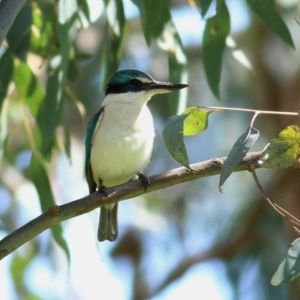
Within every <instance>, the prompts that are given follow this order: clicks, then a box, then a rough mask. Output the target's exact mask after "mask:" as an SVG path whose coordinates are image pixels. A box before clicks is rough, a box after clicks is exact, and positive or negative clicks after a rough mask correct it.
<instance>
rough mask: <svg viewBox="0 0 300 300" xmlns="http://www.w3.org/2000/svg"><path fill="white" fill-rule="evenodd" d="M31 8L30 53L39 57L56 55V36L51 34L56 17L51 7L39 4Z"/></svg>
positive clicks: (46, 4)
mask: <svg viewBox="0 0 300 300" xmlns="http://www.w3.org/2000/svg"><path fill="white" fill-rule="evenodd" d="M39 5H40V6H35V5H34V6H33V24H32V30H31V38H30V51H31V52H33V53H36V54H37V55H39V56H41V57H47V56H49V55H50V54H51V55H53V56H54V55H55V54H57V53H58V47H57V46H58V45H57V40H56V34H55V33H54V32H53V30H54V25H53V23H52V22H53V20H55V18H56V15H55V14H54V9H53V6H52V5H51V4H49V3H41V2H39Z"/></svg>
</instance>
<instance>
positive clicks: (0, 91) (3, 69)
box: [0, 49, 14, 111]
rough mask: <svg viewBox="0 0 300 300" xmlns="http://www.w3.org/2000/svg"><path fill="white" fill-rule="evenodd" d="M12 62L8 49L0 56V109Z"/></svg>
mask: <svg viewBox="0 0 300 300" xmlns="http://www.w3.org/2000/svg"><path fill="white" fill-rule="evenodd" d="M13 70H14V63H13V59H12V55H11V51H10V50H9V49H8V50H6V51H5V53H4V54H3V55H2V56H1V58H0V111H1V110H2V104H3V101H4V100H5V98H6V93H7V89H8V85H9V83H10V80H11V78H12V76H13Z"/></svg>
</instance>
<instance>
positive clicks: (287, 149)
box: [260, 125, 300, 169]
mask: <svg viewBox="0 0 300 300" xmlns="http://www.w3.org/2000/svg"><path fill="white" fill-rule="evenodd" d="M299 156H300V127H299V126H298V125H290V126H288V127H287V128H285V129H284V130H282V131H281V132H280V133H279V138H277V139H273V140H272V141H271V143H270V144H269V146H268V147H267V148H266V149H265V150H264V154H263V155H262V158H261V159H260V161H261V162H263V163H264V162H267V163H268V164H270V165H271V167H272V168H274V169H286V168H289V167H291V166H293V165H294V164H299Z"/></svg>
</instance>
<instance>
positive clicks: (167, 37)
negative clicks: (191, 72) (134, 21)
mask: <svg viewBox="0 0 300 300" xmlns="http://www.w3.org/2000/svg"><path fill="white" fill-rule="evenodd" d="M158 45H159V46H160V48H162V49H163V50H164V51H165V52H167V53H168V62H169V81H170V82H187V79H188V76H187V72H186V64H187V58H186V56H185V53H184V49H183V46H182V43H181V39H180V36H179V34H178V32H177V30H176V27H175V25H174V23H173V22H172V20H170V21H169V22H168V23H167V24H165V27H164V31H163V33H162V35H161V36H160V38H159V40H158ZM168 98H169V100H170V101H169V102H168V103H169V107H170V109H169V112H168V115H173V114H179V113H180V112H181V111H183V110H184V109H185V108H186V102H187V90H186V89H183V90H180V91H179V92H177V93H169V94H168Z"/></svg>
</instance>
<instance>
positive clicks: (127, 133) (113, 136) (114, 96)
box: [85, 70, 188, 241]
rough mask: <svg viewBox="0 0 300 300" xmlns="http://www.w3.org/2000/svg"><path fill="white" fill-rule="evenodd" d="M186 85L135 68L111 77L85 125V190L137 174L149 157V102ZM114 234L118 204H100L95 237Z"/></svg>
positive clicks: (106, 237)
mask: <svg viewBox="0 0 300 300" xmlns="http://www.w3.org/2000/svg"><path fill="white" fill-rule="evenodd" d="M187 86H188V85H186V84H180V83H168V82H160V81H156V80H154V79H153V78H152V77H151V76H150V75H148V74H146V73H143V72H141V71H138V70H121V71H118V72H116V73H115V74H113V75H112V77H111V78H110V80H109V82H108V84H107V86H106V90H105V99H104V101H103V103H102V105H101V108H100V110H99V112H98V113H96V114H95V115H94V116H93V118H92V119H91V121H90V122H89V124H88V128H87V134H86V139H85V148H86V160H85V173H86V178H87V182H88V185H89V191H90V193H92V192H94V191H96V190H103V188H104V187H111V186H115V185H119V184H122V183H125V182H127V181H129V180H132V179H134V178H135V177H136V175H137V174H141V173H140V172H141V171H142V170H143V169H144V167H145V166H146V165H147V164H148V162H149V160H150V156H151V152H152V147H153V139H154V126H153V119H152V115H151V113H150V111H149V110H148V108H147V105H146V104H147V102H148V100H150V98H151V97H152V96H153V95H155V94H161V93H169V92H172V91H176V90H179V89H182V88H184V87H187ZM117 236H118V224H117V204H111V205H108V206H105V207H102V208H101V214H100V222H99V229H98V240H99V241H103V240H109V241H114V240H115V239H116V238H117Z"/></svg>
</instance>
